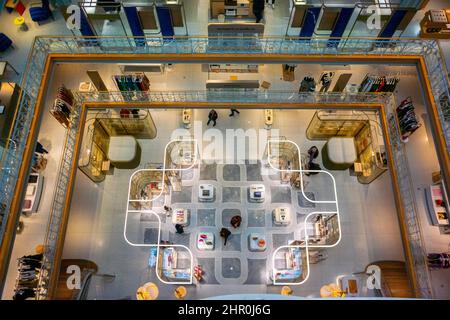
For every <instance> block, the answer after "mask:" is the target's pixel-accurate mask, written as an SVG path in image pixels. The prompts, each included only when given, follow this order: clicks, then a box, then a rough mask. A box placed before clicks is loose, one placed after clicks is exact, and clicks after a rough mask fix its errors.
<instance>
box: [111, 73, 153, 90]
mask: <svg viewBox="0 0 450 320" xmlns="http://www.w3.org/2000/svg"><path fill="white" fill-rule="evenodd" d="M113 79H114V82H115V83H116V84H117V87H118V88H119V90H120V91H148V90H149V89H150V80H149V79H148V78H147V76H146V75H145V74H144V73H142V74H133V75H116V76H114V77H113Z"/></svg>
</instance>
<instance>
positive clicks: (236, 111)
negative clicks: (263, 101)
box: [230, 108, 240, 117]
mask: <svg viewBox="0 0 450 320" xmlns="http://www.w3.org/2000/svg"><path fill="white" fill-rule="evenodd" d="M230 111H231V113H230V117H234V114H235V113H237V114H240V112H239V110H238V109H236V108H230Z"/></svg>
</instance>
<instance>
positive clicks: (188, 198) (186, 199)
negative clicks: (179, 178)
mask: <svg viewBox="0 0 450 320" xmlns="http://www.w3.org/2000/svg"><path fill="white" fill-rule="evenodd" d="M171 201H172V203H191V202H192V187H183V189H182V190H181V191H179V192H172V199H171Z"/></svg>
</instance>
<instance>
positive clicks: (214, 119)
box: [206, 109, 219, 127]
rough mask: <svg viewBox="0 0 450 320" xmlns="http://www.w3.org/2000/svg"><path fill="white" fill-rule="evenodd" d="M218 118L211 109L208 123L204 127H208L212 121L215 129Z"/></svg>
mask: <svg viewBox="0 0 450 320" xmlns="http://www.w3.org/2000/svg"><path fill="white" fill-rule="evenodd" d="M218 117H219V115H218V114H217V112H216V110H214V109H212V110H211V111H210V112H209V114H208V123H207V124H206V125H207V126H209V123H210V122H211V121H212V122H213V127H215V126H216V124H217V118H218Z"/></svg>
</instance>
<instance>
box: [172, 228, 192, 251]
mask: <svg viewBox="0 0 450 320" xmlns="http://www.w3.org/2000/svg"><path fill="white" fill-rule="evenodd" d="M169 241H170V242H171V243H173V244H181V245H184V246H186V247H190V244H191V241H190V236H189V233H186V231H185V232H184V233H183V234H178V233H175V232H170V234H169Z"/></svg>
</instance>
